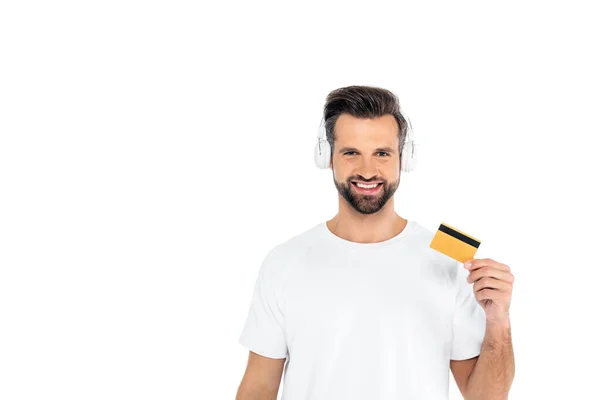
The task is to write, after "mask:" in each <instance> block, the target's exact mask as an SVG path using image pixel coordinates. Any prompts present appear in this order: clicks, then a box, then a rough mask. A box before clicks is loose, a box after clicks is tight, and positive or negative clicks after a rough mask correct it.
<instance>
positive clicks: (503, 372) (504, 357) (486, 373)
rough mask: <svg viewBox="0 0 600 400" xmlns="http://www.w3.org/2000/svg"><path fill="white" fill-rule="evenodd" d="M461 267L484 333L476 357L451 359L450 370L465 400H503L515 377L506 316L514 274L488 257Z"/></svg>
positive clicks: (508, 322) (506, 266)
mask: <svg viewBox="0 0 600 400" xmlns="http://www.w3.org/2000/svg"><path fill="white" fill-rule="evenodd" d="M465 268H466V269H467V270H468V271H470V273H469V275H468V277H467V282H468V283H473V293H474V294H475V299H476V300H477V302H478V303H479V305H480V306H481V307H482V308H483V310H484V312H485V332H482V333H484V335H483V341H482V344H481V349H480V352H479V355H478V356H477V357H475V358H471V359H469V360H460V361H454V360H451V361H450V368H451V369H452V373H453V374H454V378H455V379H456V383H457V385H458V387H459V389H460V391H461V393H462V395H463V397H464V398H465V399H466V400H506V399H508V392H509V390H510V387H511V385H512V382H513V379H514V376H515V359H514V353H513V347H512V336H511V323H510V317H509V307H510V300H511V297H512V288H513V282H514V275H513V274H512V273H511V270H510V267H509V266H508V265H506V264H501V263H499V262H497V261H494V260H492V259H489V258H485V259H474V260H470V262H467V263H465ZM461 279H462V278H461ZM462 288H463V289H464V286H463V287H462ZM474 321H478V320H474ZM459 326H460V325H459Z"/></svg>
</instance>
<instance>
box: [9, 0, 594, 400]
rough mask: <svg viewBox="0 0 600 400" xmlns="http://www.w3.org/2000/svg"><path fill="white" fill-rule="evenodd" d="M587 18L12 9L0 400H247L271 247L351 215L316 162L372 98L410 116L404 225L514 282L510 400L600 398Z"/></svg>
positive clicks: (248, 7)
mask: <svg viewBox="0 0 600 400" xmlns="http://www.w3.org/2000/svg"><path fill="white" fill-rule="evenodd" d="M592 4H593V2H591V1H589V2H577V1H575V2H573V1H569V2H566V1H563V2H554V1H544V2H542V1H538V2H532V1H503V2H494V3H492V2H482V1H469V2H465V1H457V2H441V1H440V2H431V1H422V0H421V1H413V2H410V3H404V2H389V3H383V2H369V3H367V2H364V1H363V2H356V3H352V2H348V1H345V2H337V3H333V2H319V3H318V4H314V5H309V4H306V3H301V2H298V3H296V4H291V3H282V2H272V3H265V2H257V1H253V2H237V3H220V5H205V4H200V3H198V2H192V1H189V2H176V1H168V2H167V1H163V2H157V1H145V2H142V1H138V2H133V1H103V2H93V3H92V2H76V1H70V2H66V1H58V2H29V1H18V2H17V1H14V2H13V1H6V2H3V3H2V5H1V6H0V70H1V71H0V72H1V73H0V134H1V136H0V398H2V399H3V400H16V399H50V398H60V399H233V398H234V397H235V393H236V390H237V386H238V385H239V382H240V380H241V377H242V374H243V371H244V369H245V363H246V360H247V350H245V349H244V348H242V347H241V346H240V345H239V344H238V343H237V339H238V336H239V334H240V332H241V329H242V326H243V323H244V319H245V318H246V313H247V311H248V307H249V304H250V296H251V294H252V289H253V284H254V280H255V278H256V274H257V272H258V268H259V265H260V263H261V261H262V259H263V257H264V256H265V255H266V253H267V251H268V250H269V249H270V248H272V247H273V246H274V245H275V244H277V243H280V242H282V241H284V240H286V239H288V238H290V237H291V236H293V235H295V234H298V233H300V232H302V231H304V230H306V229H308V228H310V227H312V226H314V224H316V223H319V222H321V221H324V220H325V219H329V218H331V217H333V216H334V215H335V213H336V212H337V206H338V198H337V192H336V190H335V187H334V185H333V182H332V176H331V171H330V170H327V171H323V170H318V169H317V168H316V167H315V166H314V163H313V148H314V145H315V141H316V135H317V127H318V124H319V122H320V118H321V111H322V107H323V104H324V100H325V96H326V95H327V93H328V92H329V91H331V90H333V89H335V88H338V87H341V86H347V85H354V84H365V85H375V86H381V87H385V88H387V89H390V90H392V91H393V92H395V93H396V94H397V95H398V97H399V98H400V101H401V104H402V106H403V108H404V110H405V111H406V113H407V115H408V117H409V118H410V119H411V122H412V125H413V128H414V132H415V139H416V140H417V142H418V145H419V161H418V167H417V170H416V171H414V172H412V173H410V174H403V175H402V176H401V184H400V188H399V189H398V191H397V193H396V196H395V207H396V210H397V212H398V213H399V214H400V215H402V216H404V217H406V218H409V219H414V220H417V221H419V222H420V223H421V224H423V225H424V226H426V227H428V228H429V229H432V230H435V229H437V227H438V226H439V223H440V222H442V221H444V222H446V223H448V224H450V225H452V226H455V227H457V228H459V229H461V230H463V231H465V232H467V233H469V234H471V235H473V236H475V237H477V238H480V239H481V240H482V245H481V247H480V249H479V251H478V253H477V256H478V257H481V258H483V257H490V258H493V259H495V260H497V261H500V262H503V263H506V264H508V265H509V266H510V267H511V268H512V271H513V273H514V275H515V278H516V280H515V286H514V293H513V303H512V307H511V314H512V324H513V330H512V332H513V339H514V348H515V354H516V365H517V375H516V378H515V381H514V384H513V387H512V390H511V395H510V399H524V400H525V399H526V400H529V399H545V398H561V399H584V398H585V399H590V398H599V397H600V389H599V386H598V380H597V379H598V373H599V372H600V368H599V367H598V362H597V360H598V359H599V358H600V351H599V341H598V338H599V337H600V329H599V328H598V324H597V319H598V306H599V305H600V304H599V303H600V301H599V299H598V295H597V293H598V288H597V287H598V278H599V276H600V275H599V272H598V270H599V267H600V263H599V261H598V253H597V251H596V249H597V246H598V234H597V225H598V223H599V222H600V218H599V213H598V208H597V207H598V204H600V201H599V200H600V198H599V196H598V191H597V190H598V173H599V172H600V162H599V161H598V157H597V145H598V137H599V133H600V132H599V131H600V122H599V118H598V115H599V114H598V110H599V106H600V98H599V95H598V93H599V92H600V79H599V77H598V71H599V70H600V62H599V61H598V41H597V39H596V38H597V37H600V28H599V25H598V23H597V21H598V14H597V13H595V12H593V11H592ZM451 382H452V383H451V398H452V399H458V398H460V396H459V394H458V391H457V389H456V387H455V385H454V382H453V380H451Z"/></svg>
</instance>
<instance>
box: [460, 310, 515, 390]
mask: <svg viewBox="0 0 600 400" xmlns="http://www.w3.org/2000/svg"><path fill="white" fill-rule="evenodd" d="M514 376H515V358H514V353H513V347H512V338H511V331H510V320H508V319H507V320H506V321H505V322H498V323H490V322H489V321H488V324H487V326H486V330H485V338H484V341H483V345H482V346H481V353H480V354H479V357H478V359H477V362H476V363H475V365H474V367H473V370H472V371H471V373H470V375H469V376H468V381H467V384H466V387H465V389H464V392H463V395H464V397H465V399H468V400H479V399H482V400H483V399H485V400H496V399H498V400H505V399H508V391H509V389H510V386H511V385H512V381H513V379H514ZM461 392H462V390H461Z"/></svg>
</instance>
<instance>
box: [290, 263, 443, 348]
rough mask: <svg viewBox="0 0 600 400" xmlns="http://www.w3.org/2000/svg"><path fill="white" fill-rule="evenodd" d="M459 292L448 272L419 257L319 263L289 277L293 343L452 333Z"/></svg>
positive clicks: (431, 337) (311, 264)
mask: <svg viewBox="0 0 600 400" xmlns="http://www.w3.org/2000/svg"><path fill="white" fill-rule="evenodd" d="M453 308H454V290H453V285H452V283H451V282H450V280H449V277H448V274H447V271H444V270H443V269H442V268H441V267H436V266H435V265H429V264H427V262H426V261H424V260H422V259H419V258H417V257H415V258H410V257H404V258H398V259H393V258H392V257H387V258H381V257H380V258H377V259H369V258H368V257H351V256H348V257H345V258H343V259H340V258H327V257H324V258H320V259H313V260H310V262H309V263H307V264H306V265H304V266H303V267H302V268H298V269H297V270H296V271H295V272H294V274H293V276H291V277H290V279H289V280H288V282H287V283H286V286H285V292H284V318H285V327H284V328H285V331H286V334H287V336H288V339H289V341H290V343H291V344H294V343H296V344H298V343H300V344H302V343H303V342H307V343H308V342H312V343H314V342H322V343H331V342H332V341H335V340H339V339H340V338H344V337H345V338H347V339H348V340H353V341H355V342H367V341H373V340H378V338H380V339H383V338H389V337H390V336H391V337H401V336H402V335H413V336H414V335H424V337H429V338H430V339H431V340H438V338H444V337H446V336H447V334H448V332H449V331H448V330H449V329H451V319H452V312H453Z"/></svg>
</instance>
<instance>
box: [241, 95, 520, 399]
mask: <svg viewBox="0 0 600 400" xmlns="http://www.w3.org/2000/svg"><path fill="white" fill-rule="evenodd" d="M324 121H325V128H326V134H327V141H328V143H329V146H330V149H331V153H330V158H329V159H330V160H331V161H330V162H329V168H331V170H332V172H333V181H334V184H335V186H336V188H337V190H338V192H339V212H338V213H337V215H335V216H334V217H333V218H332V219H330V220H328V221H326V222H322V223H320V224H318V225H315V226H314V227H312V228H310V229H308V230H306V231H305V232H303V233H301V234H299V235H297V236H295V237H293V238H291V239H289V240H287V241H285V242H283V243H280V244H279V245H277V246H275V247H274V248H272V249H271V251H270V252H269V253H268V254H267V255H266V257H265V259H264V261H263V263H262V266H261V268H260V270H259V273H258V278H257V280H256V284H255V287H254V294H253V297H252V301H251V305H250V310H249V313H248V316H247V319H246V323H245V325H244V329H243V331H242V334H241V336H240V338H239V341H240V343H241V344H242V345H243V346H245V347H246V348H247V349H249V357H248V364H247V367H246V371H245V373H244V376H243V378H242V381H241V383H240V386H239V388H238V391H237V397H236V399H237V400H250V399H257V400H267V399H269V400H270V399H273V400H274V399H276V398H277V394H278V390H279V384H280V380H281V377H282V373H283V374H284V381H283V385H282V389H283V392H282V399H283V400H388V399H389V400H391V399H394V400H396V399H397V400H400V399H410V400H416V399H423V400H441V399H447V398H448V380H449V370H451V371H452V374H453V376H454V379H455V380H456V383H457V386H458V388H459V389H460V391H461V393H462V395H463V396H464V398H465V399H469V400H494V399H506V398H508V392H509V388H510V386H511V384H512V380H513V377H514V368H515V367H514V356H513V350H512V344H511V333H510V320H509V305H510V298H511V293H512V283H513V281H514V278H513V275H512V273H511V271H510V268H509V267H508V266H506V265H505V264H502V263H499V262H496V261H494V260H491V259H475V260H471V263H470V264H468V263H465V265H463V264H462V263H460V262H457V261H454V260H453V259H451V258H450V257H447V256H445V255H444V254H442V253H439V252H437V251H435V250H433V249H431V248H430V247H429V243H430V242H431V240H432V238H433V235H434V233H433V232H431V231H429V230H427V229H426V228H424V227H423V226H421V225H420V224H419V223H417V222H416V221H413V220H407V219H405V218H402V217H400V216H399V215H398V214H397V213H396V212H395V210H394V193H395V192H396V189H397V188H398V185H399V182H400V171H401V168H400V166H401V162H402V161H401V157H405V156H406V157H408V155H406V154H403V153H402V149H403V145H404V143H405V142H404V140H405V138H406V134H407V122H406V120H405V118H404V116H403V115H402V114H401V111H400V106H399V104H398V100H397V98H396V96H395V95H394V94H393V93H391V92H390V91H388V90H385V89H381V88H376V87H370V86H350V87H345V88H340V89H337V90H334V91H333V92H331V93H330V94H329V95H328V96H327V100H326V104H325V107H324ZM365 185H366V186H365ZM467 264H468V265H467ZM286 360H287V363H285V361H286Z"/></svg>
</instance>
